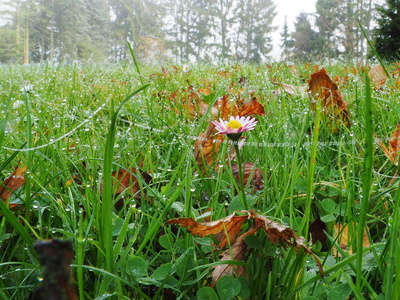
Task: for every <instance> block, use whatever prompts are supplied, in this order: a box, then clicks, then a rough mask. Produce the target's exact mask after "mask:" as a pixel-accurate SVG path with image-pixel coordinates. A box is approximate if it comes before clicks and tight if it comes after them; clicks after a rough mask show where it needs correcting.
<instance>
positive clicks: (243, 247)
mask: <svg viewBox="0 0 400 300" xmlns="http://www.w3.org/2000/svg"><path fill="white" fill-rule="evenodd" d="M257 230H258V228H252V229H250V230H249V231H247V232H245V233H243V234H242V235H241V236H239V237H238V239H237V240H236V242H235V243H234V244H233V245H232V246H231V248H230V249H228V250H226V251H224V252H223V253H222V254H221V261H224V260H236V261H242V260H243V259H244V256H245V254H246V252H247V244H246V242H245V238H246V237H248V236H249V235H252V234H254V233H256V231H257ZM244 272H245V267H244V266H242V265H233V264H221V265H217V266H216V267H215V268H214V271H213V272H212V274H211V277H212V280H211V286H212V287H214V286H215V285H216V284H217V281H218V280H219V279H220V278H221V277H223V276H226V275H236V276H238V277H239V276H243V274H244Z"/></svg>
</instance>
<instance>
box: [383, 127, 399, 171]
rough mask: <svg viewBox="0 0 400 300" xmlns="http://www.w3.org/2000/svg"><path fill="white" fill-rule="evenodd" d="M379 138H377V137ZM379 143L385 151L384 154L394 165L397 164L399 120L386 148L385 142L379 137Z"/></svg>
mask: <svg viewBox="0 0 400 300" xmlns="http://www.w3.org/2000/svg"><path fill="white" fill-rule="evenodd" d="M378 139H379V138H378ZM379 144H380V146H381V148H382V150H383V152H384V153H385V156H386V157H387V158H388V159H389V160H390V161H391V162H393V164H394V165H395V166H397V165H398V164H399V151H400V122H398V123H397V126H396V130H395V131H394V132H393V134H392V137H391V138H390V139H389V146H388V148H386V146H385V144H384V143H383V142H382V141H381V140H380V139H379Z"/></svg>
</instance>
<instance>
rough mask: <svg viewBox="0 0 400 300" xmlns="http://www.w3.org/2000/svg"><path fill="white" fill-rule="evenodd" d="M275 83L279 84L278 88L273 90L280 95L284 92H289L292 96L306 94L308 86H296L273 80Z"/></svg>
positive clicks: (276, 94)
mask: <svg viewBox="0 0 400 300" xmlns="http://www.w3.org/2000/svg"><path fill="white" fill-rule="evenodd" d="M272 83H273V84H275V85H277V86H278V88H277V89H275V90H274V91H273V94H274V95H275V96H278V95H280V94H282V93H287V94H288V95H290V96H301V95H305V94H306V88H305V87H304V86H303V85H302V86H295V85H291V84H287V83H283V82H276V81H273V82H272Z"/></svg>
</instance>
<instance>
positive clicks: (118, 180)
mask: <svg viewBox="0 0 400 300" xmlns="http://www.w3.org/2000/svg"><path fill="white" fill-rule="evenodd" d="M139 174H140V175H139ZM111 176H112V177H113V187H114V190H115V195H119V194H121V193H123V192H124V191H126V190H129V191H130V192H131V193H132V195H134V197H135V199H136V200H141V198H142V195H141V193H143V194H144V195H145V194H146V190H145V189H141V187H142V185H141V184H140V183H139V180H138V179H137V176H141V178H143V180H144V182H145V183H146V184H150V183H151V181H152V178H151V176H150V174H148V173H146V172H144V171H142V170H140V169H137V168H131V169H130V170H127V169H119V170H118V171H113V172H112V175H111ZM102 190H103V185H101V186H100V192H102ZM116 205H121V203H117V204H116Z"/></svg>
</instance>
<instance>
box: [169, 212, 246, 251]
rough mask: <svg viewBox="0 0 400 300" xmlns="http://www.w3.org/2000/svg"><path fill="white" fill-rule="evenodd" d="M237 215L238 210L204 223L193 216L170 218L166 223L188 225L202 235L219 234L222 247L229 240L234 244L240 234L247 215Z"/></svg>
mask: <svg viewBox="0 0 400 300" xmlns="http://www.w3.org/2000/svg"><path fill="white" fill-rule="evenodd" d="M235 215H236V212H234V213H233V214H231V215H229V216H227V217H225V218H222V219H219V220H217V221H211V222H203V223H201V222H196V221H194V220H193V219H191V218H178V219H172V220H169V221H167V222H166V224H178V225H180V226H182V227H186V228H187V229H188V231H189V232H190V233H191V234H193V235H198V236H201V237H204V236H207V235H217V236H218V237H219V240H220V244H219V247H220V248H221V249H222V248H224V247H225V246H226V244H227V242H228V240H229V243H230V244H232V242H233V240H234V239H235V238H236V236H237V235H239V234H240V229H241V226H242V225H243V223H244V221H246V219H247V216H235Z"/></svg>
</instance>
